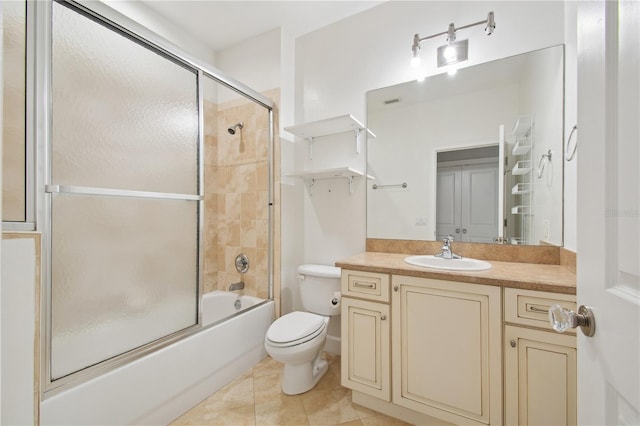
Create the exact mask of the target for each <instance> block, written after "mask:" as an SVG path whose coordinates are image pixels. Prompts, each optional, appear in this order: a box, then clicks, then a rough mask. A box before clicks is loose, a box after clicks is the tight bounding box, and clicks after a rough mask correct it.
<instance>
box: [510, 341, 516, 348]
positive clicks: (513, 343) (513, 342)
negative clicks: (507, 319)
mask: <svg viewBox="0 0 640 426" xmlns="http://www.w3.org/2000/svg"><path fill="white" fill-rule="evenodd" d="M509 344H510V345H511V347H512V348H515V347H516V341H515V340H512V341H510V342H509Z"/></svg>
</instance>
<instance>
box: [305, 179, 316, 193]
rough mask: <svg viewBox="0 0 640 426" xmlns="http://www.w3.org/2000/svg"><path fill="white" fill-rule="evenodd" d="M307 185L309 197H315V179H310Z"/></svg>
mask: <svg viewBox="0 0 640 426" xmlns="http://www.w3.org/2000/svg"><path fill="white" fill-rule="evenodd" d="M308 182H309V184H308V185H307V191H309V197H313V185H314V184H315V183H316V180H315V179H310V180H309V181H308Z"/></svg>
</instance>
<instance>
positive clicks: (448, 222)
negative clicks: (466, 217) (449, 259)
mask: <svg viewBox="0 0 640 426" xmlns="http://www.w3.org/2000/svg"><path fill="white" fill-rule="evenodd" d="M436 181H437V183H436V185H437V187H436V239H437V240H442V239H443V238H444V237H446V236H447V235H451V236H453V238H454V239H455V241H461V239H460V232H461V230H460V221H461V220H460V215H461V211H460V199H461V198H460V197H461V195H460V193H461V191H462V180H461V173H460V167H457V166H456V167H438V176H437V179H436Z"/></svg>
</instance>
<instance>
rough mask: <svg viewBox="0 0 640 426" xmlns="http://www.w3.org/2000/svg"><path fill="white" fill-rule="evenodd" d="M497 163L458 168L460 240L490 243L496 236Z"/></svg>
mask: <svg viewBox="0 0 640 426" xmlns="http://www.w3.org/2000/svg"><path fill="white" fill-rule="evenodd" d="M498 181H499V179H498V164H497V163H491V164H475V165H470V166H464V167H463V168H462V240H461V241H465V242H471V243H492V242H493V241H494V238H496V237H497V236H498V216H499V214H498V210H499V209H498V207H499V206H498V198H499V197H498V187H499V185H498Z"/></svg>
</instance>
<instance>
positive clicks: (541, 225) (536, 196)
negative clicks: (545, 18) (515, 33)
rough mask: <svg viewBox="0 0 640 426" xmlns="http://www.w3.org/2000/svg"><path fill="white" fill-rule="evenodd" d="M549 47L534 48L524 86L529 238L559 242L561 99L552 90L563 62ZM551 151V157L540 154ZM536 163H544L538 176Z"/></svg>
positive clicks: (557, 85)
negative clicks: (529, 135) (528, 122)
mask: <svg viewBox="0 0 640 426" xmlns="http://www.w3.org/2000/svg"><path fill="white" fill-rule="evenodd" d="M554 53H555V51H554V52H550V51H549V50H543V51H539V52H536V60H534V61H531V65H530V66H529V67H528V73H529V78H528V79H527V81H528V82H529V83H530V84H528V85H527V90H526V100H527V102H526V105H523V106H522V110H523V112H525V113H528V114H530V115H531V117H532V120H533V149H532V156H531V158H532V166H533V172H532V174H531V180H530V181H531V183H532V188H533V197H532V206H533V222H534V223H533V231H534V232H533V239H532V243H534V244H540V243H541V242H546V243H551V244H554V245H562V221H561V220H560V221H559V220H558V219H559V218H562V164H563V163H564V161H563V159H562V150H561V149H559V147H561V145H559V144H558V141H559V140H562V131H563V128H562V124H561V121H559V120H558V117H562V103H561V102H557V100H558V97H557V96H555V95H556V94H559V93H562V87H563V86H562V84H563V77H564V75H563V64H562V60H561V58H560V57H559V56H558V55H555V54H554ZM549 151H551V154H552V155H551V161H550V162H546V163H545V161H546V160H543V161H542V162H541V159H542V155H546V154H547V153H548V152H549ZM538 165H540V166H544V169H543V170H542V176H541V177H540V178H538V171H539V170H538Z"/></svg>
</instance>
